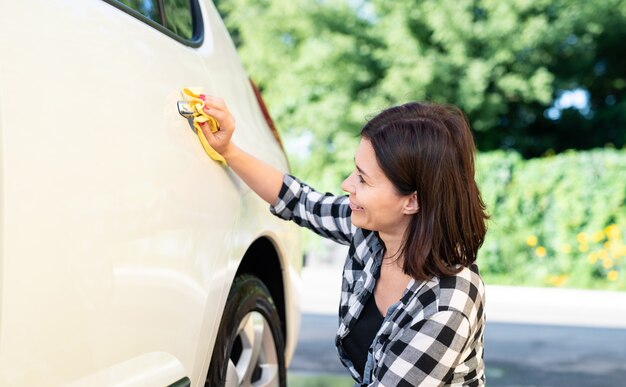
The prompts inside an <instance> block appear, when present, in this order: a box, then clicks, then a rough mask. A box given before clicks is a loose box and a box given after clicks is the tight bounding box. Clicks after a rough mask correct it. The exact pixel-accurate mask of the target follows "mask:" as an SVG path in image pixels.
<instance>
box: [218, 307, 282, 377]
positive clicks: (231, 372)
mask: <svg viewBox="0 0 626 387" xmlns="http://www.w3.org/2000/svg"><path fill="white" fill-rule="evenodd" d="M226 386H227V387H235V386H237V387H238V386H243V387H247V386H254V387H265V386H267V387H280V379H279V375H278V355H277V353H276V344H275V342H274V336H273V335H272V328H271V327H270V325H269V323H268V322H267V320H266V319H265V318H264V317H263V315H261V314H260V313H259V312H254V311H253V312H250V313H248V314H247V315H246V316H245V317H244V318H243V320H241V323H240V324H239V327H238V328H237V336H236V338H235V342H234V343H233V348H232V349H231V355H230V358H229V359H228V370H227V373H226Z"/></svg>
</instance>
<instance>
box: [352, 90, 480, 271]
mask: <svg viewBox="0 0 626 387" xmlns="http://www.w3.org/2000/svg"><path fill="white" fill-rule="evenodd" d="M361 136H362V137H363V138H366V139H368V140H369V141H370V142H371V143H372V146H373V148H374V152H375V154H376V159H377V161H378V164H379V165H380V167H381V169H382V170H383V172H384V173H385V175H386V176H387V178H388V179H389V180H391V182H392V183H393V185H394V186H395V188H396V190H397V191H398V193H399V194H400V195H410V194H412V193H413V192H416V193H417V201H418V204H419V211H418V212H417V213H416V214H415V215H413V218H412V219H411V222H410V224H409V226H408V227H407V230H406V235H405V238H404V243H403V245H402V248H401V249H400V254H399V255H398V257H404V265H403V270H404V272H405V273H406V274H407V275H410V276H411V277H413V278H416V279H418V280H426V279H429V278H431V277H432V276H438V277H444V276H450V275H454V274H456V273H458V272H459V271H461V269H462V266H465V267H469V266H470V265H471V264H472V263H474V261H476V254H477V253H478V249H479V248H480V246H481V245H482V243H483V240H484V238H485V233H486V232H487V225H486V220H487V219H488V216H487V214H486V212H485V204H484V203H483V201H482V199H481V197H480V192H479V190H478V186H477V185H476V181H475V180H474V153H475V145H474V139H473V137H472V133H471V131H470V128H469V124H468V122H467V120H466V118H465V116H464V115H463V113H462V112H461V111H460V110H459V109H458V108H456V107H454V106H449V105H438V104H429V103H417V102H412V103H407V104H404V105H400V106H396V107H392V108H389V109H387V110H384V111H383V112H381V113H380V114H378V115H377V116H376V117H374V118H373V119H371V120H370V121H368V122H367V123H366V125H365V127H364V128H363V130H362V131H361ZM457 265H461V267H458V266H457Z"/></svg>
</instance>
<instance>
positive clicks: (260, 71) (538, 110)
mask: <svg viewBox="0 0 626 387" xmlns="http://www.w3.org/2000/svg"><path fill="white" fill-rule="evenodd" d="M215 3H216V5H217V7H218V9H219V10H220V12H221V13H222V15H223V17H224V20H225V22H226V25H227V28H228V29H229V30H230V32H231V35H232V36H233V39H234V41H235V44H236V45H237V47H238V49H239V52H240V55H241V57H242V59H243V61H244V64H245V65H246V68H247V69H248V71H249V72H250V75H251V77H252V78H253V79H254V80H255V81H256V82H257V84H258V85H259V87H260V89H261V90H262V92H263V95H264V98H265V100H266V102H267V104H268V106H269V107H270V110H271V113H272V115H273V117H274V119H275V121H276V123H277V126H278V127H279V129H280V130H281V133H282V134H283V139H284V140H285V143H286V144H287V146H286V148H287V152H288V155H289V157H290V162H291V165H292V169H293V171H294V174H296V175H298V176H299V177H302V178H303V179H304V180H306V181H307V182H310V183H312V184H313V185H314V186H315V187H316V188H318V189H321V190H330V191H334V192H339V183H340V181H341V180H342V179H343V178H344V177H345V176H346V175H347V174H348V173H349V172H350V170H351V169H352V168H353V161H352V158H353V156H354V151H355V149H356V145H357V143H358V133H359V131H360V128H361V127H362V125H363V123H364V122H365V120H367V119H368V117H371V116H373V115H375V114H376V113H377V112H378V111H380V110H382V109H384V108H386V107H388V106H390V105H392V104H397V103H402V102H406V101H409V100H429V101H435V102H446V103H452V104H455V105H457V106H459V107H461V108H462V109H463V111H464V112H465V113H466V114H467V116H468V118H469V121H470V122H471V124H472V127H473V129H474V133H475V138H476V142H477V146H478V148H479V151H480V155H479V164H478V165H479V166H478V169H479V176H478V178H479V181H480V184H481V188H482V192H483V195H484V197H485V200H486V202H487V204H488V209H489V212H490V213H491V214H492V221H491V224H490V231H489V234H488V239H487V241H486V242H485V245H484V247H483V249H482V251H481V258H480V259H481V261H482V267H483V272H484V273H485V276H486V277H487V278H489V279H491V280H492V281H497V282H499V283H503V282H504V283H516V284H548V285H555V286H568V285H571V286H583V287H598V286H599V287H611V288H621V289H626V284H625V281H624V277H625V276H626V272H625V271H624V262H623V261H624V259H626V258H624V257H623V256H622V257H621V258H617V256H616V257H614V258H611V259H612V264H611V265H609V261H608V260H606V259H603V258H601V257H597V256H596V259H595V260H594V259H593V257H594V256H593V255H592V257H591V258H590V257H589V254H591V253H597V254H600V255H602V256H604V254H605V253H606V254H609V256H610V255H611V254H617V253H616V252H619V251H622V250H623V249H622V250H619V249H620V248H618V247H606V248H605V246H604V244H607V243H608V244H612V243H613V245H615V246H617V245H619V243H622V245H621V246H622V247H623V242H618V239H617V237H616V236H617V234H618V233H619V234H620V239H619V241H621V240H623V237H624V229H626V221H625V219H626V218H625V216H624V207H625V206H626V198H625V195H626V187H625V185H624V183H623V180H626V178H625V177H626V162H625V160H626V153H625V151H624V150H620V148H623V147H624V143H625V142H626V98H625V94H626V50H625V49H624V42H626V0H598V1H588V0H510V1H498V0H439V1H437V0H420V1H417V0H405V1H383V0H333V1H330V0H317V1H313V0H219V1H215ZM595 148H606V149H604V150H593V151H585V150H589V149H595ZM576 151H577V152H578V153H577V152H576ZM610 226H614V228H610V229H608V230H612V234H611V235H613V236H614V237H613V239H611V240H609V239H608V236H607V233H606V230H607V227H610ZM616 230H617V231H616ZM599 232H602V233H604V234H603V235H604V236H603V238H604V239H602V238H600V239H598V238H599V237H598V235H599V234H598V233H599ZM594 235H596V237H593V236H594ZM583 236H584V238H587V245H586V246H587V250H586V251H582V250H585V249H584V246H585V245H582V246H581V244H580V241H579V239H580V240H582V239H583ZM533 238H535V239H533ZM577 238H578V239H577ZM596 240H597V241H596ZM613 245H611V246H613ZM566 246H569V248H568V247H566ZM602 248H604V250H601V249H602ZM610 248H613V250H610ZM601 251H606V252H605V253H602V252H601ZM592 261H593V263H591V262H592Z"/></svg>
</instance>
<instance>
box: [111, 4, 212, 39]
mask: <svg viewBox="0 0 626 387" xmlns="http://www.w3.org/2000/svg"><path fill="white" fill-rule="evenodd" d="M105 1H107V2H108V3H110V4H112V5H115V6H116V7H118V8H121V9H126V10H127V12H128V13H130V14H131V15H133V16H135V17H137V18H138V19H140V20H143V21H145V22H147V23H148V24H150V25H151V26H153V27H155V28H157V29H159V30H161V31H162V32H165V33H166V34H168V35H171V36H172V37H174V38H177V40H180V41H183V42H185V43H187V44H189V45H192V46H196V45H198V44H199V43H200V41H201V40H202V31H201V30H202V23H201V22H198V23H195V21H196V20H198V21H200V15H199V6H198V0H105ZM129 8H130V10H132V11H135V12H132V11H128V9H129ZM137 13H138V14H139V15H141V16H139V15H137ZM142 16H143V17H145V18H147V19H148V21H147V20H145V19H143V17H142ZM155 23H156V24H155ZM161 27H165V29H163V28H161ZM169 32H172V33H173V34H170V33H169ZM180 38H182V39H180Z"/></svg>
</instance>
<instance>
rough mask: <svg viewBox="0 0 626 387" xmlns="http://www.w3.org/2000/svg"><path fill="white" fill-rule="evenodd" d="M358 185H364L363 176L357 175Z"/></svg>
mask: <svg viewBox="0 0 626 387" xmlns="http://www.w3.org/2000/svg"><path fill="white" fill-rule="evenodd" d="M359 183H365V180H363V176H361V175H359Z"/></svg>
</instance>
